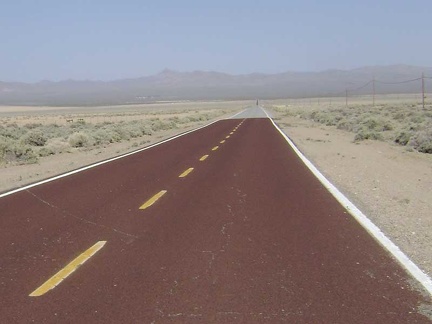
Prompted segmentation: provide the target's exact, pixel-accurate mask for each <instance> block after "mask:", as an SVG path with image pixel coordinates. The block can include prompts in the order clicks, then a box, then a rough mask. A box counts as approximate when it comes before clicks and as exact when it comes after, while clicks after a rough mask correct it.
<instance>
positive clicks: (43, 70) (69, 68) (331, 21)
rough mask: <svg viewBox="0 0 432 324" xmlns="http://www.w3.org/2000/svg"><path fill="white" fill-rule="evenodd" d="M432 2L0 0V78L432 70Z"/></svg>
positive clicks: (359, 0) (419, 0) (29, 78)
mask: <svg viewBox="0 0 432 324" xmlns="http://www.w3.org/2000/svg"><path fill="white" fill-rule="evenodd" d="M431 14H432V1H431V0H355V1H354V0H280V1H279V0H265V1H253V0H238V1H236V0H213V1H206V0H197V1H192V0H181V1H175V0H172V1H167V0H153V1H147V0H118V1H113V0H85V1H84V0H64V1H62V0H28V1H25V0H2V3H1V6H0V40H1V47H0V80H2V81H39V80H43V79H47V80H61V79H69V78H71V79H92V80H112V79H119V78H126V77H139V76H145V75H151V74H155V73H158V72H160V71H161V70H163V69H164V68H170V69H174V70H179V71H192V70H214V71H220V72H228V73H232V74H244V73H251V72H265V73H277V72H284V71H290V70H294V71H319V70H326V69H331V68H339V69H350V68H356V67H360V66H365V65H389V64H399V63H404V64H411V65H420V66H432V41H431V35H432V20H431V19H432V16H431Z"/></svg>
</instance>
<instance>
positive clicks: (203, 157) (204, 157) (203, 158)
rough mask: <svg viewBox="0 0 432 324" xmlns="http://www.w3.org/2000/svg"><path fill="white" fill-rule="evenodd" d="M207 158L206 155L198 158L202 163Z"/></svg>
mask: <svg viewBox="0 0 432 324" xmlns="http://www.w3.org/2000/svg"><path fill="white" fill-rule="evenodd" d="M208 157H209V156H208V154H207V155H203V156H202V157H201V158H200V161H201V162H202V161H205V159H207V158H208Z"/></svg>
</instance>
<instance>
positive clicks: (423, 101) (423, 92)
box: [422, 73, 425, 109]
mask: <svg viewBox="0 0 432 324" xmlns="http://www.w3.org/2000/svg"><path fill="white" fill-rule="evenodd" d="M422 104H423V109H425V76H424V73H422Z"/></svg>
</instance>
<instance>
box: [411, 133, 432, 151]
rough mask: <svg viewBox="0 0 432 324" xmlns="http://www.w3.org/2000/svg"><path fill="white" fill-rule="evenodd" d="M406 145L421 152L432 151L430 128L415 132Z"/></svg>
mask: <svg viewBox="0 0 432 324" xmlns="http://www.w3.org/2000/svg"><path fill="white" fill-rule="evenodd" d="M408 145H409V146H411V147H413V148H414V149H415V150H417V151H419V152H422V153H430V154H431V153H432V129H427V130H423V131H420V132H418V133H416V134H415V135H414V136H412V137H411V138H410V140H409V142H408Z"/></svg>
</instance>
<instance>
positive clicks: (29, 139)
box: [23, 130, 48, 146]
mask: <svg viewBox="0 0 432 324" xmlns="http://www.w3.org/2000/svg"><path fill="white" fill-rule="evenodd" d="M47 140H48V138H47V137H46V136H45V134H44V133H42V132H41V131H39V130H36V131H31V132H29V133H27V134H26V135H24V136H23V142H24V143H25V144H28V145H32V146H44V145H45V143H46V142H47Z"/></svg>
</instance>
